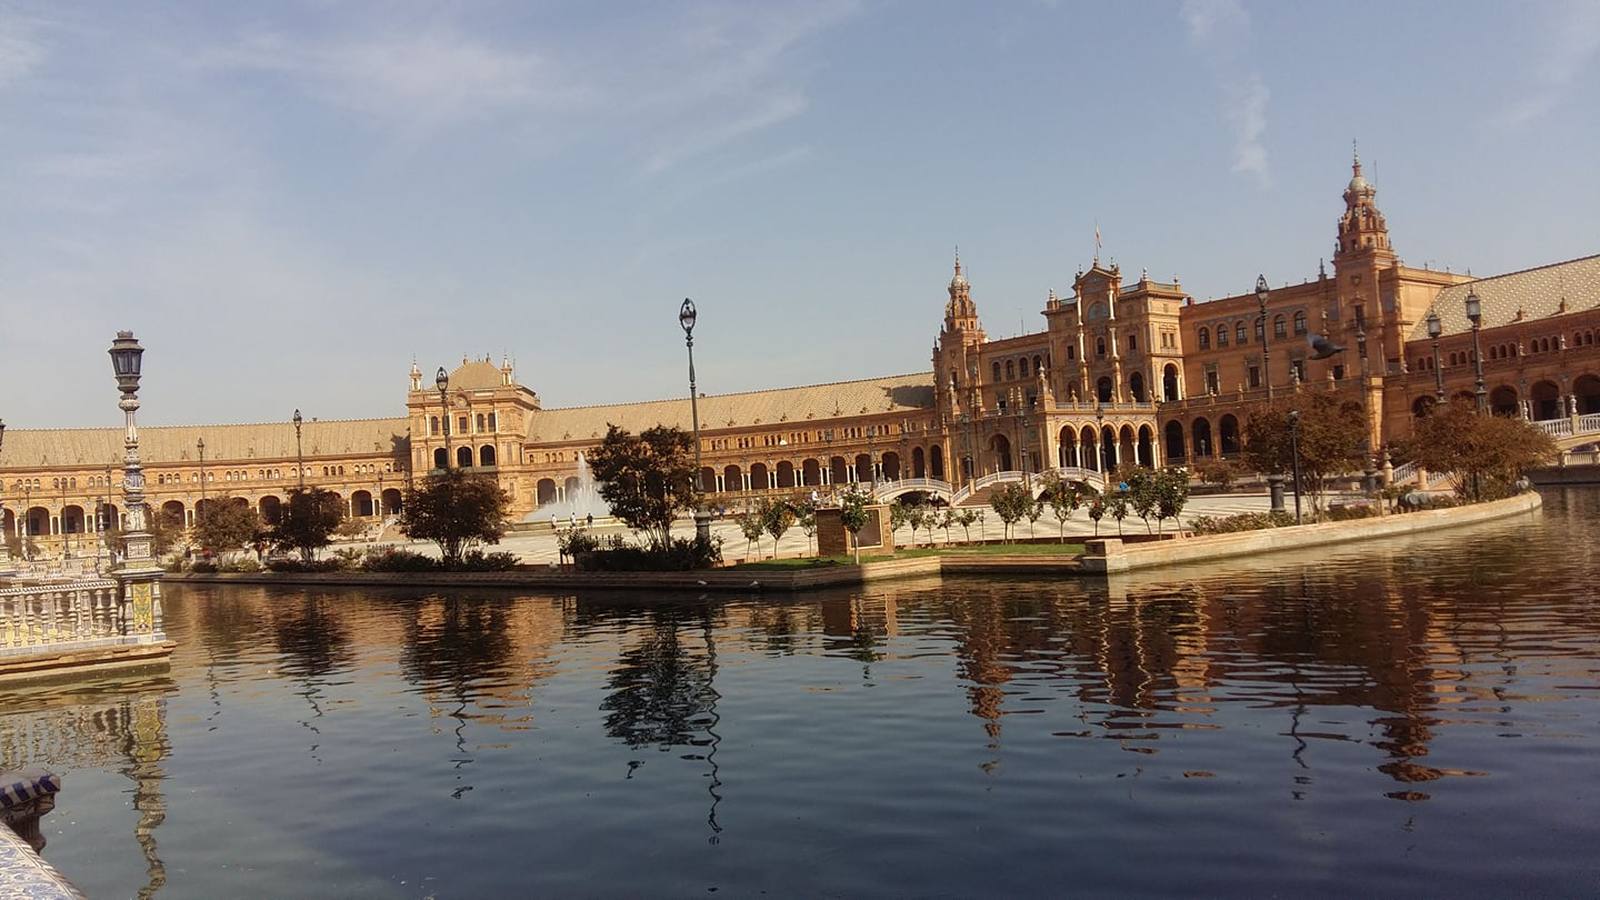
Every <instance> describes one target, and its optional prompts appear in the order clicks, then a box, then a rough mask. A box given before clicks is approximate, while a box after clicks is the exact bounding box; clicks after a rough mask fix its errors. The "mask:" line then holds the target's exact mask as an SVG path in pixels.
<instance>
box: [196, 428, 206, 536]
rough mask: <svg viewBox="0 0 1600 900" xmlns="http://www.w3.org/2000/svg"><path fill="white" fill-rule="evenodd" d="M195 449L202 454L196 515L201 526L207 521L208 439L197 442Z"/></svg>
mask: <svg viewBox="0 0 1600 900" xmlns="http://www.w3.org/2000/svg"><path fill="white" fill-rule="evenodd" d="M194 448H195V449H196V450H198V451H199V452H200V503H199V504H198V505H197V506H195V513H194V520H195V523H196V524H200V523H203V522H205V520H206V439H205V438H200V439H198V440H196V441H195V442H194Z"/></svg>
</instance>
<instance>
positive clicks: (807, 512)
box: [794, 500, 817, 556]
mask: <svg viewBox="0 0 1600 900" xmlns="http://www.w3.org/2000/svg"><path fill="white" fill-rule="evenodd" d="M794 514H795V520H794V521H795V524H796V525H798V526H800V530H801V531H802V532H805V536H806V555H807V556H813V555H815V554H816V552H817V551H816V546H815V544H813V543H812V541H813V539H814V538H816V536H817V506H816V504H814V503H812V502H811V501H810V500H802V501H800V502H799V503H796V504H795V506H794Z"/></svg>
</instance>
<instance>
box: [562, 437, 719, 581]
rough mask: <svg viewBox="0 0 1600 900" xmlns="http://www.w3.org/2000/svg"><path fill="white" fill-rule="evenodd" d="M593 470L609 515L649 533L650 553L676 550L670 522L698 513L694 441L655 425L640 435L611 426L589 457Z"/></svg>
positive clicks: (646, 533)
mask: <svg viewBox="0 0 1600 900" xmlns="http://www.w3.org/2000/svg"><path fill="white" fill-rule="evenodd" d="M589 468H590V469H591V470H592V471H593V472H594V477H595V480H596V481H598V482H599V484H600V496H601V497H602V498H604V499H605V501H606V502H607V503H608V504H610V505H611V513H612V515H614V516H616V517H617V518H619V519H621V520H622V521H623V522H624V523H626V524H627V525H628V527H630V528H633V529H635V530H638V531H642V532H644V533H645V536H646V538H647V539H648V540H649V542H650V546H651V548H652V549H656V550H661V549H666V548H668V547H670V546H671V545H672V521H673V520H674V519H675V518H677V516H678V513H680V512H685V511H688V510H691V509H693V508H694V505H695V503H696V502H697V501H698V499H699V492H698V491H697V490H696V487H695V474H696V472H695V467H694V438H693V437H692V436H691V435H689V434H686V433H685V432H684V431H683V430H682V429H680V428H669V427H667V426H665V425H657V426H655V427H654V428H647V429H645V430H644V431H642V432H640V433H639V434H637V435H634V434H632V433H631V432H629V431H628V430H627V429H625V428H619V427H617V426H616V425H611V426H609V427H608V428H607V429H606V436H605V438H604V439H603V440H602V441H601V442H600V446H599V447H597V448H595V450H594V452H592V453H591V454H589Z"/></svg>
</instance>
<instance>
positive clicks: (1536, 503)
mask: <svg viewBox="0 0 1600 900" xmlns="http://www.w3.org/2000/svg"><path fill="white" fill-rule="evenodd" d="M1543 504H1544V501H1543V499H1542V498H1541V497H1540V496H1539V494H1538V493H1537V492H1536V491H1528V492H1527V493H1524V494H1518V495H1517V496H1515V497H1507V498H1506V499H1504V500H1491V501H1489V502H1488V503H1474V504H1471V505H1468V506H1454V507H1450V508H1448V509H1431V510H1423V511H1420V512H1411V513H1400V514H1395V515H1389V516H1383V517H1381V518H1376V519H1351V520H1349V521H1345V522H1323V523H1321V524H1316V525H1289V526H1285V527H1283V528H1262V529H1258V530H1255V531H1241V532H1237V533H1234V534H1217V535H1207V536H1204V537H1187V538H1183V539H1180V540H1174V541H1162V542H1159V543H1154V544H1139V545H1134V546H1127V545H1124V544H1123V543H1122V541H1121V540H1119V539H1117V538H1102V539H1098V540H1093V541H1090V542H1089V543H1088V544H1087V545H1086V546H1087V550H1086V551H1085V552H1084V555H1083V558H1082V562H1083V571H1084V572H1085V573H1088V574H1094V575H1109V574H1114V573H1117V572H1131V571H1136V570H1141V569H1155V568H1160V567H1163V566H1173V565H1180V564H1185V563H1204V562H1211V561H1214V560H1220V559H1229V558H1234V557H1240V556H1254V555H1257V554H1261V553H1271V552H1274V551H1279V550H1302V549H1305V548H1307V547H1322V546H1328V545H1332V544H1345V543H1352V542H1355V541H1365V540H1371V539H1373V538H1382V537H1393V536H1397V535H1407V534H1416V533H1418V532H1425V531H1438V530H1442V529H1446V528H1457V527H1461V526H1464V525H1475V524H1478V523H1481V522H1491V521H1494V520H1496V519H1504V518H1507V517H1510V516H1517V515H1523V514H1526V513H1529V512H1532V511H1534V510H1536V509H1538V508H1539V507H1540V506H1542V505H1543Z"/></svg>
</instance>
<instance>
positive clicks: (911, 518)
mask: <svg viewBox="0 0 1600 900" xmlns="http://www.w3.org/2000/svg"><path fill="white" fill-rule="evenodd" d="M927 521H928V510H927V509H926V508H924V507H922V506H920V505H913V506H911V507H910V508H908V509H907V510H906V524H907V525H910V526H911V546H913V547H915V546H917V532H918V531H921V530H922V526H923V524H924V523H926V522H927Z"/></svg>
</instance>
